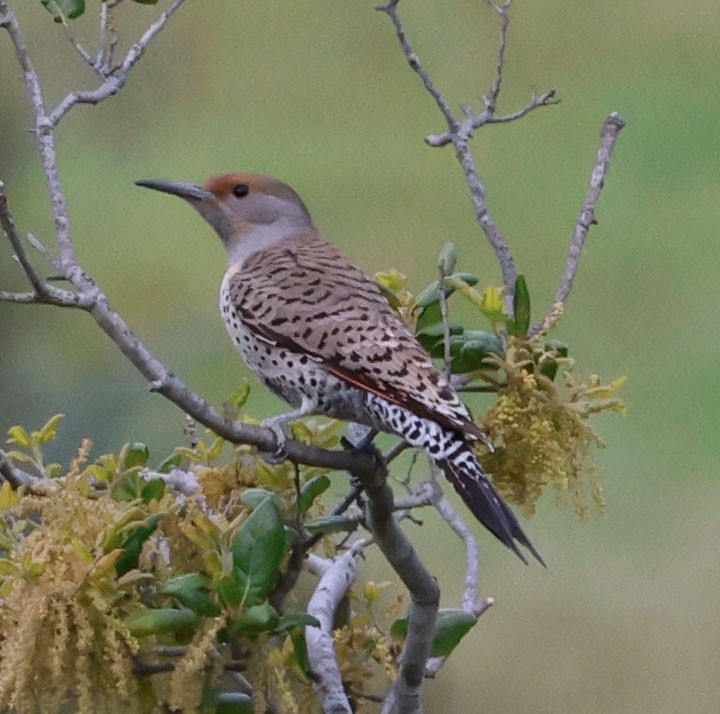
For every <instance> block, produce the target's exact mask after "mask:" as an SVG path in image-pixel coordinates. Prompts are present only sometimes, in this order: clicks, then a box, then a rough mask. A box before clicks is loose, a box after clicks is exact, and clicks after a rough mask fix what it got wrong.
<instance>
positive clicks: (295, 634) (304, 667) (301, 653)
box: [290, 629, 317, 681]
mask: <svg viewBox="0 0 720 714" xmlns="http://www.w3.org/2000/svg"><path fill="white" fill-rule="evenodd" d="M290 641H291V642H292V645H293V649H294V650H295V657H296V659H297V663H298V668H299V669H300V671H301V672H302V673H303V675H304V676H305V678H306V679H307V680H308V681H315V679H316V678H317V677H316V675H315V673H314V672H313V671H312V667H311V666H310V659H309V657H308V652H307V642H306V641H305V631H304V630H300V629H296V630H293V631H292V632H291V633H290Z"/></svg>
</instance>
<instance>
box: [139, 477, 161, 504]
mask: <svg viewBox="0 0 720 714" xmlns="http://www.w3.org/2000/svg"><path fill="white" fill-rule="evenodd" d="M165 486H166V484H165V481H163V480H162V479H161V478H153V479H150V480H149V481H147V482H146V483H145V485H144V486H143V488H142V491H141V492H140V497H141V498H142V500H143V503H150V501H153V500H155V501H159V500H160V499H161V498H162V497H163V496H164V495H165Z"/></svg>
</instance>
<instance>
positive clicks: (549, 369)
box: [540, 340, 570, 381]
mask: <svg viewBox="0 0 720 714" xmlns="http://www.w3.org/2000/svg"><path fill="white" fill-rule="evenodd" d="M569 349H570V348H569V347H568V345H566V344H565V343H564V342H560V340H546V342H545V352H549V353H550V355H555V356H557V357H558V358H564V357H567V356H568V351H569ZM540 372H541V373H542V374H543V375H545V376H546V377H547V378H548V379H549V380H551V381H554V380H555V377H557V373H558V363H557V362H556V361H555V359H553V357H552V356H549V355H547V354H546V355H544V356H543V360H542V362H541V363H540Z"/></svg>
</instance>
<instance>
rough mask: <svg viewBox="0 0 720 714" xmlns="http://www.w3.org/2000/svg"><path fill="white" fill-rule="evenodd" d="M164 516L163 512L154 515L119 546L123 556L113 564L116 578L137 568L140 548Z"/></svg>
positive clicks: (132, 531)
mask: <svg viewBox="0 0 720 714" xmlns="http://www.w3.org/2000/svg"><path fill="white" fill-rule="evenodd" d="M164 515H165V513H164V512H160V513H154V514H153V515H151V516H148V517H147V518H146V519H145V520H144V521H143V522H142V523H143V525H141V526H140V527H139V528H134V529H133V530H131V531H130V533H129V535H128V536H127V538H126V539H125V540H124V541H123V543H122V545H121V546H120V547H121V548H122V549H123V554H122V555H121V556H120V557H119V558H118V559H117V561H116V562H115V572H116V573H117V574H118V576H120V575H125V573H127V572H128V571H129V570H134V569H135V568H137V567H138V563H139V561H140V553H141V552H142V547H143V545H144V543H145V541H146V540H147V539H148V538H149V537H150V536H151V535H152V534H153V533H154V532H155V530H156V529H157V526H158V522H159V521H160V519H161V518H162V517H163V516H164Z"/></svg>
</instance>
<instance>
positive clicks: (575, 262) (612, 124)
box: [529, 112, 625, 337]
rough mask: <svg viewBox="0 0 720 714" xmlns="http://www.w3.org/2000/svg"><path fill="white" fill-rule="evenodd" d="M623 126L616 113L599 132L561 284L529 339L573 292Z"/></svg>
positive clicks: (550, 321) (545, 326)
mask: <svg viewBox="0 0 720 714" xmlns="http://www.w3.org/2000/svg"><path fill="white" fill-rule="evenodd" d="M624 126H625V120H624V119H623V118H622V117H621V116H620V115H619V114H618V113H617V112H612V113H611V114H610V115H609V116H608V117H607V119H605V122H604V123H603V127H602V131H601V133H600V147H599V149H598V151H597V158H596V160H595V165H594V166H593V169H592V171H591V172H590V186H589V188H588V192H587V195H586V196H585V200H584V201H583V205H582V208H581V209H580V215H579V216H578V219H577V222H576V224H575V228H574V230H573V235H572V240H571V241H570V247H569V248H568V253H567V260H566V262H565V270H564V271H563V276H562V279H561V281H560V285H559V286H558V289H557V292H556V293H555V300H554V302H553V306H552V308H551V310H550V312H549V313H548V315H546V317H545V318H544V319H543V320H542V321H540V322H539V323H538V324H537V325H534V326H533V327H532V329H531V330H530V332H529V336H530V337H532V336H533V335H536V334H538V333H539V332H546V331H547V330H549V329H550V328H551V327H552V326H553V325H554V324H555V323H556V322H557V320H558V318H559V317H560V316H561V315H562V314H563V312H564V309H565V303H566V302H567V299H568V296H569V295H570V291H571V290H572V286H573V282H574V281H575V276H576V275H577V271H578V267H579V265H580V256H581V254H582V250H583V247H584V245H585V239H586V238H587V234H588V231H589V230H590V226H593V225H595V224H596V223H597V220H596V218H595V206H596V204H597V202H598V199H599V198H600V194H601V192H602V189H603V186H604V185H605V176H606V175H607V172H608V169H609V168H610V159H611V157H612V152H613V149H614V147H615V142H616V141H617V139H618V136H619V134H620V132H621V131H622V129H623V127H624Z"/></svg>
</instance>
